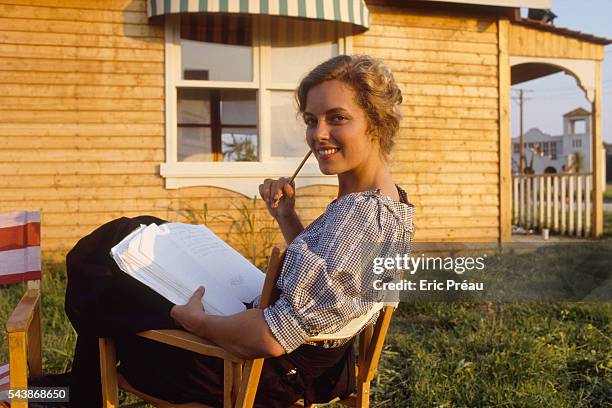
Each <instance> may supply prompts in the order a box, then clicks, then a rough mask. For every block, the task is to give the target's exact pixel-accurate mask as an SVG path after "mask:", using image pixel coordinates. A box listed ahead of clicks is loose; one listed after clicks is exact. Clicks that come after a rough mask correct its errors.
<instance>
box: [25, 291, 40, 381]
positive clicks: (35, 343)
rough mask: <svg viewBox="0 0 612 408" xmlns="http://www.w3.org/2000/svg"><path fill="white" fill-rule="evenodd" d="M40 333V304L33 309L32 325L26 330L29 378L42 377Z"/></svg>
mask: <svg viewBox="0 0 612 408" xmlns="http://www.w3.org/2000/svg"><path fill="white" fill-rule="evenodd" d="M41 340H42V339H41V332H40V302H38V303H37V304H36V306H35V309H34V314H33V316H32V323H31V324H30V327H29V329H28V338H27V344H28V368H29V376H30V377H38V376H41V375H42V341H41Z"/></svg>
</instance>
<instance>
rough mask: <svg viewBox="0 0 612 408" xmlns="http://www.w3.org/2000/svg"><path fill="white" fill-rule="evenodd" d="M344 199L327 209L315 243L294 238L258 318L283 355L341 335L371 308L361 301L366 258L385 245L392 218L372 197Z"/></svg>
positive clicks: (368, 267)
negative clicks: (272, 296)
mask: <svg viewBox="0 0 612 408" xmlns="http://www.w3.org/2000/svg"><path fill="white" fill-rule="evenodd" d="M349 196H351V197H348V198H346V199H345V197H346V196H345V197H343V198H342V199H340V200H338V201H337V202H336V203H334V204H335V206H334V207H333V208H328V210H327V211H328V212H329V213H328V214H327V218H326V220H325V224H324V226H323V228H322V233H321V234H320V238H319V239H318V241H317V242H315V243H312V242H308V243H307V242H305V241H304V239H301V238H300V236H298V238H297V239H296V240H294V241H293V242H292V243H291V245H290V246H289V247H288V248H287V253H286V255H285V263H284V265H283V273H282V274H281V279H279V282H278V286H279V288H280V289H281V296H280V298H279V299H278V301H277V302H276V303H274V304H273V305H271V306H269V307H267V308H266V309H264V312H263V313H264V318H265V320H266V322H267V324H268V326H269V327H270V330H271V331H272V334H273V335H274V337H275V338H276V339H277V340H278V342H279V343H280V344H281V345H282V346H283V347H284V349H285V350H286V351H287V352H288V353H289V352H291V351H293V350H294V349H296V348H297V347H298V346H299V345H301V344H302V343H304V341H305V339H306V338H308V337H312V336H316V335H317V334H319V333H333V332H335V331H337V330H339V329H341V328H342V327H344V326H345V325H346V324H347V323H348V322H349V321H350V320H351V319H353V318H355V317H358V316H361V315H363V314H364V313H365V312H366V311H367V310H368V309H369V308H370V307H372V306H373V304H374V303H373V301H372V300H370V301H368V299H364V297H363V296H362V293H363V292H364V288H363V285H364V284H365V283H366V281H367V278H366V276H367V275H369V274H368V273H367V272H368V269H371V268H372V263H371V260H368V259H367V255H366V253H368V252H371V249H372V248H375V247H376V246H377V243H380V242H381V240H383V239H385V237H384V234H383V229H384V228H388V225H387V226H385V224H388V223H389V222H391V221H392V220H391V218H392V217H389V216H388V214H384V213H383V212H384V205H382V204H381V203H380V200H378V199H377V198H376V197H373V196H367V195H349ZM386 238H389V237H386ZM366 247H367V248H369V249H370V251H367V250H364V249H365V248H366Z"/></svg>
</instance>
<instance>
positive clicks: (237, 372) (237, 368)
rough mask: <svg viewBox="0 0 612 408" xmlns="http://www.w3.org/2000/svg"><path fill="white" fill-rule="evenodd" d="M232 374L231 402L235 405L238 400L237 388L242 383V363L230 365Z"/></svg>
mask: <svg viewBox="0 0 612 408" xmlns="http://www.w3.org/2000/svg"><path fill="white" fill-rule="evenodd" d="M232 374H233V376H234V379H233V383H234V388H233V389H232V402H233V403H234V404H236V401H237V400H238V387H239V386H240V382H241V381H242V363H232Z"/></svg>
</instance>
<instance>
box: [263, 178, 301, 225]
mask: <svg viewBox="0 0 612 408" xmlns="http://www.w3.org/2000/svg"><path fill="white" fill-rule="evenodd" d="M259 195H261V198H262V199H263V200H264V202H265V203H266V207H267V208H268V212H269V213H270V215H271V216H272V217H274V218H275V219H276V220H279V219H283V218H288V217H292V216H294V215H295V188H294V185H293V184H290V183H289V179H288V178H287V177H281V178H279V179H278V180H273V179H265V180H264V182H263V184H260V185H259Z"/></svg>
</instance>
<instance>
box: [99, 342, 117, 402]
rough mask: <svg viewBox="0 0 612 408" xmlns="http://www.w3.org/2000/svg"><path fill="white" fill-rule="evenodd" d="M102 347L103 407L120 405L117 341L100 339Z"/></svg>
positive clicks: (101, 378)
mask: <svg viewBox="0 0 612 408" xmlns="http://www.w3.org/2000/svg"><path fill="white" fill-rule="evenodd" d="M98 344H99V347H100V380H101V382H102V407H103V408H118V407H119V389H118V385H117V355H116V352H115V341H114V340H113V339H111V338H101V339H99V342H98Z"/></svg>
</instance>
